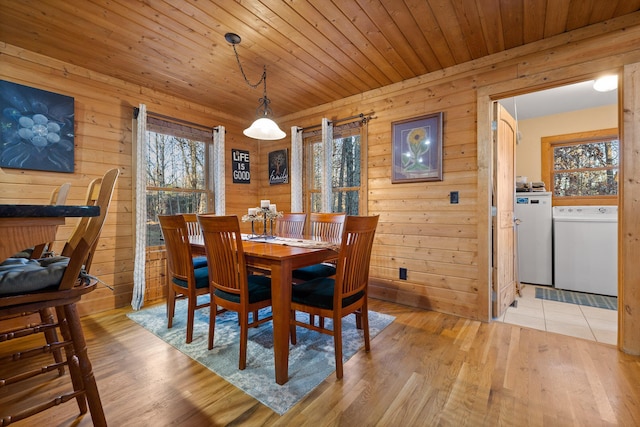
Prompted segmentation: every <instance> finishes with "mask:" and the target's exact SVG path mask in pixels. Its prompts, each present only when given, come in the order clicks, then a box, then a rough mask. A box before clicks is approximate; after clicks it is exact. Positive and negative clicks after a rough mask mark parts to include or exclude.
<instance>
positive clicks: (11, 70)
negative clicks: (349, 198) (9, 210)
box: [0, 43, 259, 313]
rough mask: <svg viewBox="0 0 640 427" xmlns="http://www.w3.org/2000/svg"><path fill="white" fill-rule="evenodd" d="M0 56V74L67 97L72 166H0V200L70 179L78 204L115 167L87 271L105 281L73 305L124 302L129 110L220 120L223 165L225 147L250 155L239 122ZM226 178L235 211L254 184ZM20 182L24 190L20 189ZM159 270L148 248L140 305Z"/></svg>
mask: <svg viewBox="0 0 640 427" xmlns="http://www.w3.org/2000/svg"><path fill="white" fill-rule="evenodd" d="M0 61H1V62H2V67H1V68H0V78H1V79H3V80H7V81H12V82H16V83H19V84H23V85H27V86H31V87H37V88H40V89H44V90H48V91H51V92H56V93H61V94H64V95H68V96H72V97H73V98H74V101H75V166H76V167H75V169H76V170H75V172H74V173H73V174H60V173H53V172H41V171H29V170H18V169H9V168H3V169H0V188H1V190H0V203H48V200H49V195H50V193H51V190H52V188H53V187H54V186H57V185H60V184H62V183H63V182H70V183H71V190H70V194H69V197H68V203H81V202H82V200H84V197H85V192H86V186H87V185H88V183H89V182H90V181H91V180H92V179H93V178H96V177H98V176H101V175H102V174H103V173H104V172H105V171H106V170H107V169H110V168H112V167H114V166H115V167H118V168H119V170H120V176H119V178H118V181H117V183H116V188H115V191H114V195H113V200H112V203H111V207H110V209H109V214H108V216H107V220H106V223H105V226H104V229H103V231H102V234H101V238H100V242H99V245H98V250H97V253H96V255H95V259H94V264H93V266H92V271H91V272H92V273H93V274H95V275H96V276H98V278H99V279H100V280H102V281H103V282H104V283H105V284H104V285H103V284H101V285H100V286H99V289H98V290H96V291H95V292H92V293H91V294H89V295H87V297H86V298H83V300H82V303H81V305H80V310H81V312H83V313H88V312H95V311H101V310H106V309H110V308H114V307H122V306H125V305H128V304H129V303H130V301H131V295H132V289H133V259H134V254H133V233H134V218H135V217H134V215H133V212H134V206H133V182H132V151H133V147H132V139H131V138H132V137H131V129H132V112H133V107H134V106H138V104H140V103H145V104H147V108H148V110H149V111H153V112H156V113H160V114H164V115H168V116H173V117H177V118H180V119H183V120H187V121H190V122H194V123H199V124H203V125H205V126H211V127H213V126H217V125H219V124H223V125H225V127H226V128H227V138H226V147H227V152H228V155H226V156H225V161H226V162H227V164H229V165H230V163H231V154H230V153H231V151H230V150H231V148H239V149H245V150H249V151H250V152H251V154H252V156H253V157H254V158H257V157H258V155H257V150H258V147H257V145H256V144H255V143H252V144H250V143H249V141H247V138H244V137H243V136H242V137H239V136H238V135H241V133H240V131H241V129H242V125H244V123H236V121H235V119H233V118H230V117H228V116H227V115H226V114H224V113H222V112H215V111H211V110H209V109H207V108H205V107H203V106H198V105H192V104H191V103H189V102H188V101H186V100H181V99H175V98H173V97H169V96H166V95H163V94H160V93H154V92H151V91H149V90H148V89H145V88H141V87H138V86H135V85H131V84H129V83H127V82H123V81H119V80H117V79H113V78H110V77H106V76H104V75H101V74H99V73H95V72H93V71H89V70H85V69H82V68H79V67H76V66H73V65H71V64H64V63H61V62H59V61H55V60H52V59H50V58H47V57H45V56H42V55H39V54H37V53H33V52H28V51H25V50H22V49H18V48H15V47H13V46H10V45H6V44H2V43H0ZM252 173H254V174H256V176H257V175H258V174H259V171H258V165H257V164H255V163H254V164H253V165H252ZM231 182H232V179H231V172H230V167H229V168H228V173H227V176H226V183H227V184H226V185H227V188H229V191H227V192H226V193H227V197H226V206H227V212H228V213H240V211H241V209H240V208H241V207H244V206H245V205H246V203H247V199H248V198H249V199H254V200H257V194H258V187H259V186H258V182H257V180H256V179H253V180H252V183H251V185H248V186H243V187H242V188H243V191H233V190H232V188H233V184H231ZM27 186H28V187H29V191H28V192H27V191H25V188H26V187H27ZM74 223H75V221H74V220H67V224H66V225H65V226H61V227H60V228H59V231H58V235H57V240H56V243H55V246H54V247H55V248H57V249H58V250H60V249H61V248H62V245H63V242H64V240H65V239H66V238H67V237H68V236H69V235H70V233H71V232H72V230H73V225H74ZM164 272H165V261H164V252H161V253H160V254H158V253H154V252H150V253H149V254H148V265H147V268H146V274H147V281H148V287H147V290H146V293H145V299H146V300H147V302H150V301H153V300H157V299H161V298H164V297H165V295H166V291H165V283H166V282H165V280H166V277H165V273H164Z"/></svg>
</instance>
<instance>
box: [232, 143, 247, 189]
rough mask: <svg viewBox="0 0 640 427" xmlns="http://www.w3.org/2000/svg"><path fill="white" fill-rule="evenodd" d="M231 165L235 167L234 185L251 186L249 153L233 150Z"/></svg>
mask: <svg viewBox="0 0 640 427" xmlns="http://www.w3.org/2000/svg"><path fill="white" fill-rule="evenodd" d="M231 163H232V165H233V166H232V168H233V183H234V184H250V183H251V170H250V169H249V167H250V163H249V152H248V151H245V150H236V149H231Z"/></svg>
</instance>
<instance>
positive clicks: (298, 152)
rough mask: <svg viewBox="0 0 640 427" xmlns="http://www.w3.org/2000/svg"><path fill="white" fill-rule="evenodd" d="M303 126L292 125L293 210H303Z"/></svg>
mask: <svg viewBox="0 0 640 427" xmlns="http://www.w3.org/2000/svg"><path fill="white" fill-rule="evenodd" d="M302 210H303V207H302V128H300V127H298V126H292V127H291V212H302Z"/></svg>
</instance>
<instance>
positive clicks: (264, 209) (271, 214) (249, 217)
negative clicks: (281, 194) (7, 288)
mask: <svg viewBox="0 0 640 427" xmlns="http://www.w3.org/2000/svg"><path fill="white" fill-rule="evenodd" d="M281 216H282V212H278V210H277V209H276V205H275V204H272V203H271V201H270V200H261V201H260V207H259V208H258V207H255V208H249V210H248V211H247V214H246V215H243V216H242V222H248V221H251V236H250V238H265V239H270V238H274V237H275V236H274V235H273V221H274V220H275V219H276V218H280V217H281ZM256 222H262V223H264V226H263V232H262V234H256V232H255V223H256ZM267 222H268V223H269V232H267Z"/></svg>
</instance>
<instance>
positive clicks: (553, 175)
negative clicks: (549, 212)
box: [542, 129, 620, 204]
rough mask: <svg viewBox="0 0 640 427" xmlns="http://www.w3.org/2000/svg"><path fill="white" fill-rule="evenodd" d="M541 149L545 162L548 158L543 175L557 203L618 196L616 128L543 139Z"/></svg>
mask: <svg viewBox="0 0 640 427" xmlns="http://www.w3.org/2000/svg"><path fill="white" fill-rule="evenodd" d="M542 149H543V159H544V158H545V157H547V159H549V160H548V162H543V169H545V171H543V172H544V173H545V176H546V177H547V179H548V183H549V184H551V185H550V186H549V188H550V189H551V191H552V192H553V196H554V198H555V200H560V199H565V200H567V201H568V200H576V201H579V202H580V203H582V202H585V201H588V200H589V199H591V200H597V201H602V200H603V198H604V199H606V198H615V197H617V195H618V170H619V164H620V141H619V139H618V136H617V134H616V133H615V129H607V130H604V131H596V132H587V133H580V134H570V135H560V136H554V137H547V138H543V139H542ZM545 165H546V167H545ZM571 204H572V203H571Z"/></svg>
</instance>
